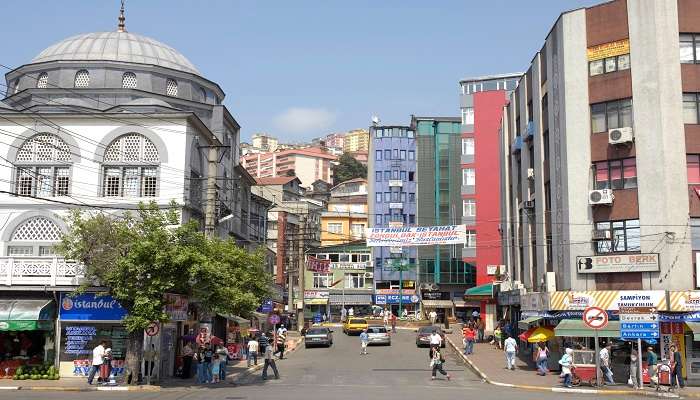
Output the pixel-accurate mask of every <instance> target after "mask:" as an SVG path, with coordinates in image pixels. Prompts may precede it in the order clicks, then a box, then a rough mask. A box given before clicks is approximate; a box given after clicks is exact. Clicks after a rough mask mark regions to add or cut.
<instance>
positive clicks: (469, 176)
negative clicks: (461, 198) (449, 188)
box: [462, 168, 476, 186]
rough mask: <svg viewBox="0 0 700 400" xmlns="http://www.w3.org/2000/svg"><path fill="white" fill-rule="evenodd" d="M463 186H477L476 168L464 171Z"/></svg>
mask: <svg viewBox="0 0 700 400" xmlns="http://www.w3.org/2000/svg"><path fill="white" fill-rule="evenodd" d="M462 185H463V186H474V185H476V176H475V173H474V168H465V169H463V170H462Z"/></svg>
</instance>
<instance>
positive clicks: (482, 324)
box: [476, 317, 486, 343]
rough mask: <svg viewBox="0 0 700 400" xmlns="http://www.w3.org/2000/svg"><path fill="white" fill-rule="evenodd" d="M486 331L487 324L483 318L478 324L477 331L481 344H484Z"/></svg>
mask: <svg viewBox="0 0 700 400" xmlns="http://www.w3.org/2000/svg"><path fill="white" fill-rule="evenodd" d="M485 330H486V323H485V322H484V320H483V319H481V317H479V319H478V320H477V322H476V331H477V332H478V340H479V343H483V342H484V331H485Z"/></svg>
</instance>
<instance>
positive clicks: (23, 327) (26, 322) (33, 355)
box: [0, 299, 56, 376]
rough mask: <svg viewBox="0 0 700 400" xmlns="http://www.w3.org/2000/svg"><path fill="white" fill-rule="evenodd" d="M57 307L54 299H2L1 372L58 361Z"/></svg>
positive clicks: (0, 322)
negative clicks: (55, 339)
mask: <svg viewBox="0 0 700 400" xmlns="http://www.w3.org/2000/svg"><path fill="white" fill-rule="evenodd" d="M55 320H56V307H55V303H54V302H53V300H50V299H0V349H1V351H0V369H1V370H0V376H4V375H5V372H6V369H7V372H9V374H10V375H11V374H12V371H14V370H15V369H16V368H17V367H20V366H23V365H42V364H44V363H53V362H54V361H55V346H54V335H55V329H54V327H55Z"/></svg>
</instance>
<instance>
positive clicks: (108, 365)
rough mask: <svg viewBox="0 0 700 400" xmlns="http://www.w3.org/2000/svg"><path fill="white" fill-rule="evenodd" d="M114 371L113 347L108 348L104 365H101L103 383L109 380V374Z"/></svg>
mask: <svg viewBox="0 0 700 400" xmlns="http://www.w3.org/2000/svg"><path fill="white" fill-rule="evenodd" d="M111 373H112V349H111V348H109V347H108V348H106V349H105V355H104V358H103V362H102V365H100V379H101V380H102V383H108V382H109V375H110V374H111Z"/></svg>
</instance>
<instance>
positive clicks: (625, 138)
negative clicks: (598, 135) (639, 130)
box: [608, 126, 634, 144]
mask: <svg viewBox="0 0 700 400" xmlns="http://www.w3.org/2000/svg"><path fill="white" fill-rule="evenodd" d="M633 141H634V131H632V128H631V127H629V126H626V127H624V128H614V129H610V130H609V131H608V143H609V144H623V143H631V142H633Z"/></svg>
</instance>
